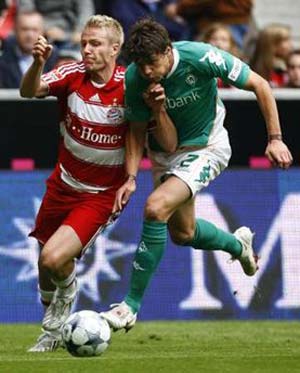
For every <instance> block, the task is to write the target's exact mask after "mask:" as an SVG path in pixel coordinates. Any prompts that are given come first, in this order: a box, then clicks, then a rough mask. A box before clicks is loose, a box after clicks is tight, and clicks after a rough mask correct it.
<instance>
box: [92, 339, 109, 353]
mask: <svg viewBox="0 0 300 373" xmlns="http://www.w3.org/2000/svg"><path fill="white" fill-rule="evenodd" d="M108 346H109V345H108V343H106V342H103V343H101V344H100V345H98V346H97V347H96V349H95V355H97V356H98V355H101V354H102V353H103V352H104V351H105V350H106V349H107V347H108Z"/></svg>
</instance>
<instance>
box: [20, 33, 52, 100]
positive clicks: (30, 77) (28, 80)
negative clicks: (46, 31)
mask: <svg viewBox="0 0 300 373" xmlns="http://www.w3.org/2000/svg"><path fill="white" fill-rule="evenodd" d="M52 49H53V47H52V45H50V44H48V42H47V40H46V39H45V38H44V37H43V36H42V35H40V36H39V38H38V40H37V41H36V43H35V45H34V48H33V51H32V55H33V58H34V60H33V63H32V64H31V66H30V67H29V69H28V70H27V72H26V73H25V74H24V76H23V79H22V82H21V86H20V94H21V96H22V97H29V98H31V97H44V96H46V95H47V93H48V85H47V84H46V83H45V82H43V81H42V80H41V75H42V73H43V68H44V66H45V63H46V61H47V60H48V58H49V57H50V55H51V53H52Z"/></svg>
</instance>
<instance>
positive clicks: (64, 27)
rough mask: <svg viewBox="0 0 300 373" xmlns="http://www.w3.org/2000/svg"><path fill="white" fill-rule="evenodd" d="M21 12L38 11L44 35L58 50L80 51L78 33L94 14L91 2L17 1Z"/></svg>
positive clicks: (64, 0) (90, 0) (72, 0)
mask: <svg viewBox="0 0 300 373" xmlns="http://www.w3.org/2000/svg"><path fill="white" fill-rule="evenodd" d="M18 6H19V9H20V10H21V11H33V10H35V11H38V12H40V13H41V14H42V15H43V17H44V20H45V35H46V37H47V38H48V40H49V41H50V42H51V43H53V44H55V45H56V46H57V47H59V48H62V49H64V48H77V49H78V50H79V49H80V45H79V44H80V33H81V30H82V29H83V26H84V25H85V23H86V21H87V19H88V18H89V17H90V16H91V15H93V14H94V11H95V8H94V3H93V0H84V1H83V0H63V1H62V0H19V3H18Z"/></svg>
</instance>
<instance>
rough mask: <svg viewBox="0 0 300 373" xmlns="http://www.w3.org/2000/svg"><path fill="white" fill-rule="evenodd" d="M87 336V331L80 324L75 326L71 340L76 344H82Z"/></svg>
mask: <svg viewBox="0 0 300 373" xmlns="http://www.w3.org/2000/svg"><path fill="white" fill-rule="evenodd" d="M88 340H89V336H88V334H87V332H86V331H85V330H84V329H83V328H82V327H80V326H77V327H76V328H75V330H74V331H73V333H72V341H73V343H75V344H76V345H78V346H81V345H84V344H85V343H86V342H88Z"/></svg>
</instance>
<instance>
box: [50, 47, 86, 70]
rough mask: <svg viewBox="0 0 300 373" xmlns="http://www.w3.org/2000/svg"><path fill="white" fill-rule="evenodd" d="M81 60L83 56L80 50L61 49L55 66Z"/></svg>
mask: <svg viewBox="0 0 300 373" xmlns="http://www.w3.org/2000/svg"><path fill="white" fill-rule="evenodd" d="M81 60H82V57H81V53H80V52H79V51H76V50H72V49H60V50H59V51H58V55H57V61H56V64H55V66H54V67H55V68H56V69H57V68H58V67H60V66H62V65H64V64H66V63H73V62H80V61H81Z"/></svg>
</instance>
